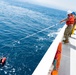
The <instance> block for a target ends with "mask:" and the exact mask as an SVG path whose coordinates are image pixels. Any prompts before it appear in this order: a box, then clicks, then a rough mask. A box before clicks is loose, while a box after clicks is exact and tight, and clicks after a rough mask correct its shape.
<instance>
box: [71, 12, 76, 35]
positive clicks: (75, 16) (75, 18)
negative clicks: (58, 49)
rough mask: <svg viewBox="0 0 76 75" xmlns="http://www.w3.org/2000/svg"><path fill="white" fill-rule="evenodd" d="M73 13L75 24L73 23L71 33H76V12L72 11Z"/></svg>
mask: <svg viewBox="0 0 76 75" xmlns="http://www.w3.org/2000/svg"><path fill="white" fill-rule="evenodd" d="M72 14H73V15H74V25H73V28H72V32H71V34H74V29H75V26H76V12H72Z"/></svg>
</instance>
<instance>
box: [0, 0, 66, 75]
mask: <svg viewBox="0 0 76 75" xmlns="http://www.w3.org/2000/svg"><path fill="white" fill-rule="evenodd" d="M65 14H66V12H65V11H61V10H57V9H52V8H47V7H43V6H38V5H33V4H29V3H23V2H17V1H14V0H11V1H10V0H0V57H7V61H6V64H5V66H4V67H2V68H0V75H31V74H32V73H33V71H34V70H35V68H36V67H37V65H38V63H39V62H40V60H41V59H42V57H43V56H44V54H45V53H46V51H47V49H48V48H49V46H50V45H51V43H52V42H53V40H54V39H55V37H56V36H57V34H58V32H59V31H60V29H61V28H62V27H63V25H64V24H60V23H59V22H60V20H62V19H63V18H65V17H66V15H65Z"/></svg>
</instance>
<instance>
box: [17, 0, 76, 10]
mask: <svg viewBox="0 0 76 75" xmlns="http://www.w3.org/2000/svg"><path fill="white" fill-rule="evenodd" d="M18 1H21V2H28V3H32V4H37V5H41V6H46V7H50V8H56V9H61V10H74V11H76V0H18Z"/></svg>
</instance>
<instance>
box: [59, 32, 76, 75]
mask: <svg viewBox="0 0 76 75" xmlns="http://www.w3.org/2000/svg"><path fill="white" fill-rule="evenodd" d="M69 41H70V42H69V43H68V44H63V46H62V49H63V50H62V58H61V64H60V68H59V74H58V75H76V31H75V33H74V35H72V36H71V37H70V38H69Z"/></svg>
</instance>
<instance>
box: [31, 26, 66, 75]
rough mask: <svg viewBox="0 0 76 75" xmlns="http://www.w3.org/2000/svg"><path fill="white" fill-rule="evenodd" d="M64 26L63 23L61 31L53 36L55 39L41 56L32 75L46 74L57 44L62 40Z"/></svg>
mask: <svg viewBox="0 0 76 75" xmlns="http://www.w3.org/2000/svg"><path fill="white" fill-rule="evenodd" d="M66 27H67V26H66V25H64V26H63V28H62V29H61V31H60V32H59V33H58V35H57V37H56V38H55V40H54V41H53V43H52V44H51V46H50V47H49V49H48V50H47V52H46V53H45V55H44V57H43V58H42V60H41V61H40V63H39V65H38V66H37V67H36V69H35V71H34V72H33V74H32V75H47V74H48V71H49V69H50V66H51V65H52V63H53V60H54V57H55V54H56V51H57V47H58V44H59V42H61V41H62V38H63V35H64V31H65V28H66Z"/></svg>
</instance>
